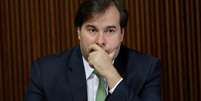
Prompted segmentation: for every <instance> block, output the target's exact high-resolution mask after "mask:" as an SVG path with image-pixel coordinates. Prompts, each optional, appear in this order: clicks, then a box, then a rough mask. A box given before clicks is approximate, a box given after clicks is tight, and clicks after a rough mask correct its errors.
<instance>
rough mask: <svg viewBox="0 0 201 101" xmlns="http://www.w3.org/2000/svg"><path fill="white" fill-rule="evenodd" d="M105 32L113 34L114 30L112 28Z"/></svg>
mask: <svg viewBox="0 0 201 101" xmlns="http://www.w3.org/2000/svg"><path fill="white" fill-rule="evenodd" d="M105 32H106V33H115V32H116V30H115V29H114V28H108V29H107V30H106V31H105Z"/></svg>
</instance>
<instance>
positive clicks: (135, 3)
mask: <svg viewBox="0 0 201 101" xmlns="http://www.w3.org/2000/svg"><path fill="white" fill-rule="evenodd" d="M79 2H80V0H0V101H22V99H23V94H24V91H25V89H26V85H27V83H28V75H29V70H30V65H31V61H32V60H33V59H36V58H38V57H40V56H43V55H47V54H50V53H55V52H59V51H62V50H64V49H66V48H70V47H72V46H74V45H75V44H76V43H78V41H77V36H76V33H75V29H74V28H73V18H74V15H75V11H76V8H77V7H78V4H79ZM124 2H125V6H126V7H127V8H128V11H129V17H130V18H129V25H128V28H127V32H126V35H125V40H124V44H126V45H127V46H129V47H131V48H134V49H137V50H139V51H142V52H146V53H149V54H152V55H154V56H156V57H159V58H160V59H161V63H162V70H161V72H162V75H161V83H162V86H161V90H162V92H161V94H162V99H163V100H164V101H201V98H200V92H201V86H200V85H201V30H200V28H201V26H200V24H201V7H200V5H201V1H200V0H125V1H124Z"/></svg>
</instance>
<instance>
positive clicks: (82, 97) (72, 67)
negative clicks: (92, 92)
mask: <svg viewBox="0 0 201 101" xmlns="http://www.w3.org/2000/svg"><path fill="white" fill-rule="evenodd" d="M68 69H69V70H68V73H67V74H68V78H69V81H70V84H71V90H72V96H73V101H87V88H86V87H87V85H86V77H85V71H84V66H83V61H82V55H81V52H80V48H75V51H73V52H72V55H71V57H70V60H69V62H68Z"/></svg>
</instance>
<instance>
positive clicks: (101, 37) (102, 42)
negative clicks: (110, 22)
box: [96, 33, 105, 48]
mask: <svg viewBox="0 0 201 101" xmlns="http://www.w3.org/2000/svg"><path fill="white" fill-rule="evenodd" d="M96 44H98V45H99V46H100V47H102V48H103V47H104V46H105V35H104V33H99V35H98V36H97V40H96Z"/></svg>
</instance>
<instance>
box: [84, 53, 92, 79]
mask: <svg viewBox="0 0 201 101" xmlns="http://www.w3.org/2000/svg"><path fill="white" fill-rule="evenodd" d="M82 60H83V63H84V70H85V74H86V79H89V77H90V75H91V74H92V72H93V71H94V69H93V68H92V67H91V66H90V65H89V63H88V62H87V60H86V59H85V58H84V57H83V56H82Z"/></svg>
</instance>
